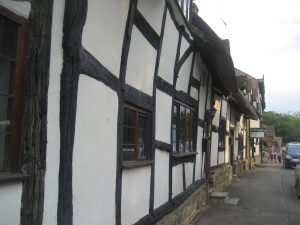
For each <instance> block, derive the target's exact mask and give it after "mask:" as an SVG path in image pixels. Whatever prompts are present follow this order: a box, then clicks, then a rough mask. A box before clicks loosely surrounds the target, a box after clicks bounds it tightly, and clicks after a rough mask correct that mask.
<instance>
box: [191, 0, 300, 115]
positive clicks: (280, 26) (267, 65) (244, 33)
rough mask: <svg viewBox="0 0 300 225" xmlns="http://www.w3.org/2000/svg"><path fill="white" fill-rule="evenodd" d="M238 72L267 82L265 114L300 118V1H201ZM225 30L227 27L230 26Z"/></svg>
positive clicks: (198, 1)
mask: <svg viewBox="0 0 300 225" xmlns="http://www.w3.org/2000/svg"><path fill="white" fill-rule="evenodd" d="M195 3H196V4H197V6H198V8H199V13H198V15H199V16H200V17H201V18H202V19H203V20H204V21H205V22H206V23H207V24H208V25H209V26H210V27H211V28H212V29H213V30H214V31H215V32H216V34H217V35H218V36H219V37H220V38H222V39H225V38H227V39H229V41H230V49H231V57H232V59H233V63H234V66H235V67H236V68H238V69H240V70H242V71H244V72H245V73H247V74H249V75H251V76H253V77H255V78H262V77H263V76H264V79H265V91H266V93H265V100H266V109H265V111H275V112H280V113H294V112H300V1H299V0H196V1H195ZM225 24H226V25H225Z"/></svg>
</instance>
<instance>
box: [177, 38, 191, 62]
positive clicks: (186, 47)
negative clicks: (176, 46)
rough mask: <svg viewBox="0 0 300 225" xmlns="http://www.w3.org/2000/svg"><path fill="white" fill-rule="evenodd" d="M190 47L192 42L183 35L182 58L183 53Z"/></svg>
mask: <svg viewBox="0 0 300 225" xmlns="http://www.w3.org/2000/svg"><path fill="white" fill-rule="evenodd" d="M189 47H190V43H189V42H188V41H187V40H186V39H185V37H183V36H182V38H181V45H180V58H181V57H182V56H183V54H184V53H185V51H186V50H187V49H188V48H189ZM191 54H192V53H191ZM180 58H179V59H180Z"/></svg>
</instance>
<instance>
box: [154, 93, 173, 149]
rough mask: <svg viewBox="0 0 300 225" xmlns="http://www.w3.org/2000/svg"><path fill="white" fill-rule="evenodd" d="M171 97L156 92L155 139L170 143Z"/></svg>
mask: <svg viewBox="0 0 300 225" xmlns="http://www.w3.org/2000/svg"><path fill="white" fill-rule="evenodd" d="M171 111H172V97H171V96H169V95H167V94H165V93H163V92H162V91H160V90H156V121H155V124H156V125H155V139H156V140H159V141H163V142H166V143H170V136H171V134H170V132H171Z"/></svg>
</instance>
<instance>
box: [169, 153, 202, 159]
mask: <svg viewBox="0 0 300 225" xmlns="http://www.w3.org/2000/svg"><path fill="white" fill-rule="evenodd" d="M197 154H198V152H184V153H173V155H172V156H173V158H174V159H179V158H185V157H189V156H194V155H197Z"/></svg>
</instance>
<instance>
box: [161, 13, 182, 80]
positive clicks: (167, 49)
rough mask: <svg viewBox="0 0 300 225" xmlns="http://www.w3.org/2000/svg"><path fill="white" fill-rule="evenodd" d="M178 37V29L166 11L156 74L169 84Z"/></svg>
mask: <svg viewBox="0 0 300 225" xmlns="http://www.w3.org/2000/svg"><path fill="white" fill-rule="evenodd" d="M178 37H179V34H178V31H177V29H176V27H175V25H174V22H173V21H172V19H171V17H170V14H169V12H167V15H166V22H165V31H164V37H163V42H162V50H161V55H160V63H159V68H158V75H159V76H160V77H161V78H163V79H164V80H165V81H167V82H169V83H170V84H173V76H174V65H175V58H176V52H177V44H178Z"/></svg>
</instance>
